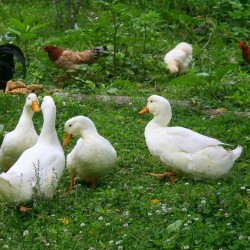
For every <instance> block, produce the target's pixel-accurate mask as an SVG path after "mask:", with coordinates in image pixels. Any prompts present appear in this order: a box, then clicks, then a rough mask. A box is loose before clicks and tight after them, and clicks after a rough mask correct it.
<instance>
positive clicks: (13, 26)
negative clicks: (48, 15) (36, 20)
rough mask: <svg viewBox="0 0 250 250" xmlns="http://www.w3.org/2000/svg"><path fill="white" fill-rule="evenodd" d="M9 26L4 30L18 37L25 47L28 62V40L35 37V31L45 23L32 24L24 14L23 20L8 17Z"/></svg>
mask: <svg viewBox="0 0 250 250" xmlns="http://www.w3.org/2000/svg"><path fill="white" fill-rule="evenodd" d="M9 21H10V27H8V28H7V29H6V31H7V32H8V33H9V34H11V35H14V36H16V37H17V38H18V39H20V40H21V41H22V42H23V44H24V47H25V53H26V55H27V58H28V63H29V62H30V56H29V53H28V44H29V41H30V40H32V39H34V38H36V37H37V31H38V30H39V29H42V28H44V27H45V26H46V25H47V23H41V24H37V25H32V22H31V20H30V19H29V18H28V17H27V16H26V17H25V18H24V20H23V21H21V20H19V19H16V18H13V17H12V18H10V20H9Z"/></svg>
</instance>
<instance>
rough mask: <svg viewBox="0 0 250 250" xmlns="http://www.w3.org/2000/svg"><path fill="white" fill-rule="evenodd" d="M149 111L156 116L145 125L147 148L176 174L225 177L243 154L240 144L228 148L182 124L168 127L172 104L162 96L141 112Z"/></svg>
mask: <svg viewBox="0 0 250 250" xmlns="http://www.w3.org/2000/svg"><path fill="white" fill-rule="evenodd" d="M146 112H150V113H151V114H153V115H154V118H153V120H151V121H150V122H149V123H148V125H147V126H146V128H145V139H146V143H147V146H148V149H149V151H150V152H151V154H152V155H154V156H156V157H157V158H159V159H160V160H161V161H162V162H163V163H165V164H166V165H167V166H168V167H169V168H170V169H171V170H172V171H173V172H175V173H179V174H181V175H184V176H186V177H189V178H192V179H195V180H201V179H218V178H222V177H224V176H225V175H226V174H227V173H228V171H229V170H230V169H231V168H232V167H233V165H234V162H235V161H236V160H237V158H238V157H239V156H240V155H241V152H242V147H241V146H238V147H237V148H236V149H234V150H226V149H224V148H223V145H227V144H225V143H222V142H220V141H219V140H217V139H214V138H210V137H207V136H204V135H201V134H199V133H197V132H195V131H192V130H190V129H186V128H183V127H168V124H169V122H170V120H171V118H172V111H171V106H170V103H169V101H168V100H167V99H165V98H163V97H161V96H158V95H152V96H150V97H149V99H148V102H147V106H146V107H145V108H144V109H143V110H141V111H140V112H139V113H140V114H144V113H146ZM154 176H157V174H154ZM162 176H164V175H162ZM166 176H167V175H166ZM159 177H161V175H159Z"/></svg>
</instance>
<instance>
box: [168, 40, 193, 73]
mask: <svg viewBox="0 0 250 250" xmlns="http://www.w3.org/2000/svg"><path fill="white" fill-rule="evenodd" d="M192 53H193V48H192V45H190V44H188V43H185V42H181V43H179V44H178V45H177V46H176V47H175V48H174V49H172V50H170V51H169V52H168V53H167V54H166V55H165V57H164V62H165V63H166V64H167V70H168V71H169V73H171V74H179V73H183V72H185V71H186V70H187V69H188V66H189V64H190V63H191V61H192Z"/></svg>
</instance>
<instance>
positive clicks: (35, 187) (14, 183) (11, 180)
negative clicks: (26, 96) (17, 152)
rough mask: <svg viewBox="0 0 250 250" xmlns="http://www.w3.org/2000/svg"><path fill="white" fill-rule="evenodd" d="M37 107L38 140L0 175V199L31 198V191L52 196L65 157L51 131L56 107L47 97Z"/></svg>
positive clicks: (55, 136)
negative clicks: (40, 122) (39, 112)
mask: <svg viewBox="0 0 250 250" xmlns="http://www.w3.org/2000/svg"><path fill="white" fill-rule="evenodd" d="M41 109H42V112H43V119H44V122H43V127H42V130H41V133H40V135H39V137H38V140H37V142H36V144H35V145H34V146H33V147H31V148H29V149H27V150H26V151H24V153H23V154H22V155H21V156H20V158H19V159H18V160H17V161H16V163H15V164H14V165H13V166H12V167H11V168H10V169H9V170H8V172H6V173H2V174H1V175H0V199H3V200H6V201H15V202H18V203H22V202H26V201H30V200H32V197H33V195H34V194H36V195H38V196H39V197H44V198H52V197H53V194H54V191H55V188H56V187H57V184H58V181H59V180H60V177H61V175H62V173H63V169H64V166H65V156H64V152H63V149H62V147H61V145H60V142H59V140H58V137H57V133H56V130H55V120H56V106H55V103H54V101H53V99H52V98H51V97H50V96H45V97H44V98H43V102H42V105H41Z"/></svg>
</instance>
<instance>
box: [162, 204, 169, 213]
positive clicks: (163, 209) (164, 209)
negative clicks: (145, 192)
mask: <svg viewBox="0 0 250 250" xmlns="http://www.w3.org/2000/svg"><path fill="white" fill-rule="evenodd" d="M161 209H162V211H163V212H164V213H167V212H168V209H167V207H166V205H165V204H162V206H161Z"/></svg>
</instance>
